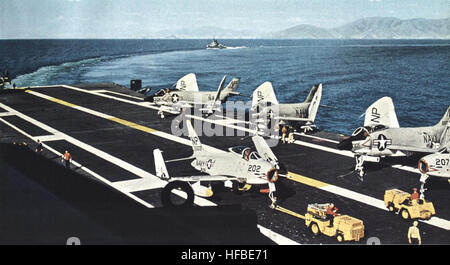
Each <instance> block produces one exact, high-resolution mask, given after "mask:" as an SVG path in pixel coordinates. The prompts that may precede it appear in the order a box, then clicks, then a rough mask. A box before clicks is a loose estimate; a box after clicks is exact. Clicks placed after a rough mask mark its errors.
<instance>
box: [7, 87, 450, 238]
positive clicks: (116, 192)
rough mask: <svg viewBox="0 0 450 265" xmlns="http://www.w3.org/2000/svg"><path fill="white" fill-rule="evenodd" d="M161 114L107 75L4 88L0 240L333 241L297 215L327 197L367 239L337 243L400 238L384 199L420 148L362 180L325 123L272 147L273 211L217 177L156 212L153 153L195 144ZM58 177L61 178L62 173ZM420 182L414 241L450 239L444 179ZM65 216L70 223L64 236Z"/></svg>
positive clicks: (175, 154)
mask: <svg viewBox="0 0 450 265" xmlns="http://www.w3.org/2000/svg"><path fill="white" fill-rule="evenodd" d="M157 112H158V109H157V107H155V106H154V105H152V104H151V103H149V102H146V101H144V96H143V95H142V94H139V93H136V92H134V91H132V90H130V89H127V88H124V87H121V86H118V85H114V84H79V85H70V86H69V85H67V86H66V85H60V86H49V87H45V86H43V87H30V88H25V89H20V90H14V91H3V92H1V94H0V143H1V144H2V150H1V152H0V153H1V157H2V162H1V164H2V167H4V168H7V169H8V170H5V171H4V172H6V173H5V176H4V178H3V180H2V183H1V184H2V185H0V186H1V187H0V190H2V195H0V196H5V199H3V200H1V201H2V203H3V205H2V206H1V215H2V216H3V215H5V216H9V217H8V218H6V217H5V218H3V217H1V218H0V224H1V227H3V228H4V229H2V230H5V229H6V228H8V229H9V230H10V234H11V235H10V236H7V235H8V233H4V236H3V237H2V236H0V241H3V242H4V243H11V242H12V243H29V242H31V243H37V244H40V243H57V242H59V241H58V240H62V239H63V237H64V236H67V237H68V236H77V237H79V238H80V240H81V241H83V242H85V243H92V244H97V243H99V244H105V243H106V244H123V243H153V244H173V243H179V244H183V243H198V244H204V243H216V244H337V243H338V242H337V241H336V238H334V237H327V236H325V235H313V234H312V233H311V231H310V229H309V228H308V227H307V226H306V225H305V221H304V219H303V218H304V215H305V213H306V209H307V207H308V204H311V203H329V202H333V203H334V204H335V205H336V206H337V207H338V208H339V212H340V213H345V214H348V215H350V216H352V217H354V218H358V219H360V220H362V221H363V222H364V231H365V234H364V238H362V239H361V240H360V241H359V242H353V241H348V242H345V244H366V243H367V240H368V239H370V238H372V239H373V238H376V239H379V242H380V243H381V244H407V243H408V240H407V233H408V228H409V227H410V226H411V224H412V221H411V220H403V219H402V218H401V216H399V215H398V214H393V213H391V212H389V211H388V210H387V208H386V206H385V204H384V201H383V196H384V193H385V191H386V190H388V189H394V188H395V189H400V190H403V191H407V192H411V190H412V189H413V188H414V187H419V186H420V182H419V178H420V173H419V171H418V170H417V161H418V159H419V158H420V157H418V156H413V157H406V158H387V159H383V160H382V162H381V163H379V164H371V163H367V165H366V172H367V174H366V176H365V177H364V180H363V181H361V180H359V178H358V177H357V173H356V172H354V166H355V161H354V158H353V154H352V153H351V152H350V151H343V150H338V149H337V147H336V145H337V143H338V142H339V141H340V140H342V139H344V137H345V136H343V135H338V134H336V133H333V132H323V131H319V132H316V133H313V134H309V135H305V134H300V133H296V134H295V136H294V137H295V142H294V143H292V144H281V142H280V143H279V144H278V145H277V146H275V147H272V150H273V152H274V154H275V155H276V156H277V158H278V159H279V160H280V162H282V163H283V164H284V165H285V166H286V168H287V170H288V172H289V176H290V177H289V178H284V177H280V178H279V180H278V181H277V187H276V189H277V191H276V196H277V198H278V201H277V205H278V207H277V208H276V209H272V208H270V207H269V205H270V200H269V198H268V196H267V194H263V193H260V191H259V187H256V186H255V187H253V188H252V189H250V190H249V191H246V192H231V191H230V190H229V189H227V188H225V187H224V185H223V183H214V184H213V190H214V195H213V196H212V197H209V198H201V197H195V201H194V204H195V206H194V207H192V208H190V209H191V210H192V211H190V212H189V211H188V210H186V209H184V210H180V212H177V211H173V210H172V211H169V210H164V209H163V207H162V204H161V191H162V189H163V187H164V185H165V183H166V182H165V181H162V180H161V179H159V178H158V177H156V176H155V166H154V159H153V150H154V149H156V148H158V149H160V150H161V151H162V152H163V155H164V159H165V160H173V159H177V158H182V157H189V156H191V155H192V147H191V142H190V140H189V138H188V137H185V136H175V135H173V134H172V133H171V123H172V120H173V117H171V116H168V117H166V118H165V119H161V118H160V117H159V115H158V114H157ZM213 115H219V114H213ZM193 120H197V121H198V122H208V121H207V120H204V119H202V118H201V117H193ZM193 124H194V126H195V124H196V123H195V122H193ZM220 124H222V125H225V126H226V127H229V128H233V129H234V130H235V131H242V132H245V133H246V135H247V136H248V135H249V134H250V132H249V129H248V125H247V124H246V123H245V122H243V121H240V120H236V119H224V120H221V121H220ZM318 126H320V124H318ZM38 139H39V140H40V141H42V143H43V144H44V149H45V151H44V153H43V155H42V156H38V155H36V154H35V152H34V148H35V146H36V140H38ZM200 141H201V142H202V144H203V145H204V146H205V147H206V148H209V149H210V150H217V151H219V152H220V150H221V151H227V150H228V148H230V147H233V146H242V145H244V146H249V147H253V146H254V145H253V142H252V140H251V137H243V136H221V137H218V136H213V137H207V136H200ZM13 143H15V144H13ZM24 143H25V144H24ZM65 150H68V151H69V152H70V154H71V155H72V157H73V163H72V165H71V170H70V172H66V170H65V168H64V167H63V165H62V163H61V155H62V154H63V153H64V152H65ZM15 152H17V153H15ZM43 164H45V165H46V166H45V167H44V166H42V165H43ZM166 165H167V169H168V171H169V173H170V175H171V176H177V177H178V176H191V175H199V172H198V171H196V170H195V169H194V168H193V167H192V166H191V160H183V161H177V162H171V163H167V164H166ZM232 166H233V165H230V167H232ZM27 167H28V168H27ZM64 174H66V175H67V181H62V180H61V179H58V177H59V176H63V175H64ZM19 176H21V177H20V179H22V180H21V181H19ZM38 176H42V177H38ZM6 178H9V180H6ZM61 178H62V177H61ZM426 188H427V191H426V193H425V194H426V199H427V200H428V201H431V202H433V204H434V207H435V210H436V215H435V216H433V217H432V218H431V219H429V220H420V221H419V228H420V230H421V232H422V243H423V244H450V208H449V207H448V206H449V205H450V196H449V191H450V189H449V188H450V184H449V182H448V181H447V180H446V179H442V178H441V179H439V178H433V177H430V179H428V181H427V183H426ZM27 190H33V192H32V193H27V192H26V191H27ZM34 195H35V196H36V198H35V197H33V196H34ZM33 209H34V210H33ZM147 215H148V216H147ZM151 215H154V216H157V217H152V216H151ZM70 216H73V218H69V217H70ZM77 218H78V219H77ZM27 219H28V220H27ZM156 219H158V220H156ZM17 220H20V221H17ZM70 220H72V221H70ZM73 220H79V221H73ZM152 220H153V221H154V223H152ZM27 222H29V223H30V224H31V223H33V224H35V225H36V227H34V228H33V229H34V230H33V231H34V232H33V233H35V232H36V230H38V229H39V227H38V226H37V223H39V222H41V223H42V224H43V225H45V226H46V227H47V228H46V229H47V230H45V231H41V232H40V233H39V234H40V235H41V236H42V237H46V238H47V239H42V238H41V239H39V238H33V239H31V238H29V237H27V235H31V234H33V233H32V232H28V233H27V231H24V230H23V229H22V228H23V227H25V226H27V225H28V224H27ZM64 222H66V223H68V226H69V227H71V229H75V228H76V227H78V228H76V229H78V230H73V231H74V232H73V233H72V234H69V233H68V232H67V231H66V230H65V228H64V227H63V225H62V224H63V223H64ZM208 226H210V227H209V228H208ZM19 228H20V229H22V230H20V231H13V230H14V229H19ZM53 230H54V231H53ZM1 233H3V232H1ZM1 233H0V234H1ZM14 233H15V236H13V235H12V234H14ZM21 233H22V234H21ZM77 233H78V234H77ZM169 234H170V236H168V235H169ZM84 235H86V236H84ZM89 235H90V236H89ZM176 235H178V237H177V236H176ZM182 235H183V236H182Z"/></svg>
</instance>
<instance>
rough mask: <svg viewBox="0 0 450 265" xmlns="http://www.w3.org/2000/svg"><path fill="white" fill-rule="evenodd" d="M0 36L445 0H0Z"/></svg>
mask: <svg viewBox="0 0 450 265" xmlns="http://www.w3.org/2000/svg"><path fill="white" fill-rule="evenodd" d="M0 10H1V11H0V12H1V13H0V25H1V29H0V38H3V39H5V38H95V37H98V38H105V37H109V38H124V37H137V38H139V37H144V36H149V35H152V33H155V32H167V34H164V36H167V35H168V34H170V32H171V30H175V29H180V28H194V27H206V26H214V27H220V28H225V29H239V30H241V29H242V30H251V31H255V32H271V31H278V30H283V29H285V28H288V27H291V26H295V25H298V24H312V25H315V26H321V27H327V28H331V27H335V26H340V25H343V24H345V23H347V22H352V21H354V20H356V19H359V18H363V17H373V16H386V17H397V18H401V19H409V18H435V19H437V18H447V17H450V1H449V0H271V1H270V0H0Z"/></svg>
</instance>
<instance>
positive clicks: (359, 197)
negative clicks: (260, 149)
mask: <svg viewBox="0 0 450 265" xmlns="http://www.w3.org/2000/svg"><path fill="white" fill-rule="evenodd" d="M30 93H32V94H34V95H36V96H40V95H43V94H41V93H38V92H34V91H30ZM44 96H45V95H44ZM46 97H48V96H46ZM50 98H51V97H50ZM50 100H52V101H54V102H58V101H59V102H63V101H61V100H57V99H56V100H55V99H54V98H51V99H50ZM63 103H64V104H65V105H66V106H71V107H74V108H76V107H77V106H76V105H73V104H71V103H67V102H63ZM77 109H79V110H81V108H77ZM82 109H83V110H89V109H87V108H82ZM89 111H90V112H89V113H92V114H94V113H97V111H92V110H89ZM94 115H95V114H94ZM102 116H106V117H111V116H109V115H106V114H103V115H102ZM186 116H188V115H186ZM114 119H116V118H114ZM202 119H203V118H202ZM125 125H126V123H125ZM149 133H151V134H154V135H158V136H161V137H163V138H166V137H169V138H170V139H174V140H175V139H177V140H175V141H177V142H180V143H182V144H185V145H188V146H191V142H190V141H189V140H186V139H183V138H181V137H178V136H174V135H171V134H167V133H164V132H161V131H156V130H151V131H150V132H149ZM169 138H167V139H169ZM179 139H182V140H183V141H181V140H179ZM296 141H297V140H296ZM299 142H300V143H298V144H300V145H305V146H309V145H314V144H311V143H307V142H302V141H299ZM203 146H204V148H206V147H209V148H211V150H213V151H214V150H218V151H220V152H224V151H222V150H220V149H217V148H215V147H212V146H208V145H205V144H203ZM319 147H320V149H324V150H328V149H330V150H331V151H333V152H334V151H336V152H338V153H351V152H350V151H341V150H336V149H332V148H329V147H324V146H319ZM349 155H350V156H353V153H351V154H349ZM308 179H310V178H308ZM310 180H311V181H314V179H310ZM316 182H320V186H317V185H315V184H309V183H310V181H309V180H308V182H306V183H305V182H303V183H304V184H307V185H310V186H313V187H316V188H319V189H321V187H324V186H333V187H336V188H330V190H333V191H335V192H333V193H335V194H337V195H340V196H343V197H347V198H350V199H354V200H356V201H360V202H362V203H365V204H368V205H371V206H374V207H377V208H380V205H381V204H380V200H379V199H376V198H373V197H370V196H367V195H364V194H361V193H357V192H354V191H350V190H347V189H343V188H340V187H337V186H334V185H331V184H328V183H324V182H321V181H316ZM433 218H434V217H433ZM436 219H440V218H436ZM441 220H443V221H439V222H437V221H431V220H430V221H431V222H430V221H423V222H425V223H428V224H431V225H434V226H436V227H440V228H443V229H446V230H450V221H447V220H445V219H441Z"/></svg>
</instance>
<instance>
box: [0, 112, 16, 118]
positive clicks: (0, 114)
mask: <svg viewBox="0 0 450 265" xmlns="http://www.w3.org/2000/svg"><path fill="white" fill-rule="evenodd" d="M13 115H14V113H11V112H0V117H6V116H13Z"/></svg>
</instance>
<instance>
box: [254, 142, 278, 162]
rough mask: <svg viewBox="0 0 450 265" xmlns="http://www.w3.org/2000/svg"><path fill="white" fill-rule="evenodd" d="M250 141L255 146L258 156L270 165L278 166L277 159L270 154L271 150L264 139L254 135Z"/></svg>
mask: <svg viewBox="0 0 450 265" xmlns="http://www.w3.org/2000/svg"><path fill="white" fill-rule="evenodd" d="M252 141H253V143H254V144H255V148H256V150H257V151H258V154H259V155H260V156H261V157H262V158H264V159H265V160H267V161H269V162H271V163H272V164H278V159H277V157H276V156H275V154H274V153H273V152H272V149H270V147H269V146H268V145H267V143H266V141H265V140H264V138H262V137H261V136H259V135H255V136H253V137H252Z"/></svg>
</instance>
